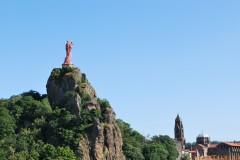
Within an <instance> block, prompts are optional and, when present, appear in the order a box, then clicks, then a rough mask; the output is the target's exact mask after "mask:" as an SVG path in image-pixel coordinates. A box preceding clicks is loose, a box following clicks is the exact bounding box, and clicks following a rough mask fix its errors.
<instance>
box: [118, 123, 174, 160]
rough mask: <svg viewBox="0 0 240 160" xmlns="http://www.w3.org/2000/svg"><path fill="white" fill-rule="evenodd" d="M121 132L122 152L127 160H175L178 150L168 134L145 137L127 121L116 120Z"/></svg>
mask: <svg viewBox="0 0 240 160" xmlns="http://www.w3.org/2000/svg"><path fill="white" fill-rule="evenodd" d="M117 123H118V126H119V127H120V129H121V132H122V138H123V152H124V155H125V157H126V159H127V160H176V158H177V156H178V152H177V150H176V147H175V143H174V141H173V140H172V139H171V138H170V137H169V136H161V135H160V136H153V137H152V138H150V139H146V138H145V137H144V136H143V135H141V134H140V133H138V132H137V131H135V130H133V129H132V128H131V127H130V125H129V124H128V123H125V122H123V121H122V120H117Z"/></svg>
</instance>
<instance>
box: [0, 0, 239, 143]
mask: <svg viewBox="0 0 240 160" xmlns="http://www.w3.org/2000/svg"><path fill="white" fill-rule="evenodd" d="M239 8H240V1H239V0H232V1H227V0H181V1H179V0H168V1H165V0H164V1H163V0H72V1H59V0H41V1H30V0H21V1H19V0H9V1H2V2H0V20H1V25H0V44H1V45H0V46H1V51H0V55H1V67H0V73H1V78H0V89H1V92H0V97H1V98H9V97H10V96H11V95H16V94H20V93H22V92H24V91H28V90H30V89H33V90H36V91H39V92H40V93H46V83H47V79H48V76H49V75H50V72H51V70H52V69H53V68H55V67H61V64H62V63H63V60H64V58H65V49H64V47H65V43H66V41H67V40H71V41H73V42H74V44H75V45H74V48H73V57H72V61H73V63H74V64H75V66H77V67H79V68H81V70H82V72H84V73H86V74H87V77H88V79H89V81H90V82H91V84H92V86H93V87H94V88H95V89H96V91H97V94H98V96H99V97H101V98H106V99H108V100H109V101H110V103H111V104H112V107H113V109H114V111H115V112H116V114H117V118H121V119H123V120H124V121H126V122H128V123H130V124H131V126H132V128H134V129H136V130H137V131H139V132H140V133H142V134H143V135H145V136H146V135H151V136H153V135H159V134H166V135H169V136H170V137H173V133H174V131H173V129H174V119H175V117H176V116H177V114H178V113H179V114H180V116H181V117H182V119H183V124H184V127H185V136H186V139H187V141H191V142H193V141H195V138H196V136H197V135H198V134H199V133H201V132H202V131H203V132H206V133H208V134H209V135H210V136H211V138H212V140H219V141H230V140H240V134H239V133H240V116H239V113H240V72H239V71H240V54H239V53H240V9H239Z"/></svg>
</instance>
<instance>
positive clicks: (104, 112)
mask: <svg viewBox="0 0 240 160" xmlns="http://www.w3.org/2000/svg"><path fill="white" fill-rule="evenodd" d="M47 94H48V99H49V102H50V104H51V106H52V107H53V108H54V107H59V108H66V109H67V110H69V111H70V112H71V113H72V114H74V115H76V116H77V117H78V118H79V121H81V123H82V124H81V125H82V126H85V129H84V130H83V131H82V133H81V134H82V135H83V136H82V138H81V140H80V142H79V144H78V146H77V147H76V149H75V153H76V155H77V156H78V157H80V158H81V159H83V160H125V157H124V155H123V152H122V136H121V131H120V129H119V127H118V126H117V124H116V122H115V113H114V112H113V110H112V108H111V106H110V104H109V103H108V101H106V100H101V99H98V98H97V95H96V92H95V90H94V88H93V87H92V86H91V84H90V83H89V82H88V80H87V78H86V75H85V74H84V73H81V71H80V69H79V68H74V67H69V68H68V67H66V68H61V69H60V68H55V69H53V71H52V72H51V75H50V77H49V79H48V82H47Z"/></svg>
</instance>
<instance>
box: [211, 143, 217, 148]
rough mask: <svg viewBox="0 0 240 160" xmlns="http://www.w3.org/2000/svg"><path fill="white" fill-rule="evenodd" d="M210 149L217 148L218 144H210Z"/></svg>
mask: <svg viewBox="0 0 240 160" xmlns="http://www.w3.org/2000/svg"><path fill="white" fill-rule="evenodd" d="M209 148H217V144H210V146H209Z"/></svg>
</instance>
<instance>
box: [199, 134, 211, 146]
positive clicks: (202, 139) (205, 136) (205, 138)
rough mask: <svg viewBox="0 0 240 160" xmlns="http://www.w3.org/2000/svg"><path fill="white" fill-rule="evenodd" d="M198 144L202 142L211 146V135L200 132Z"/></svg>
mask: <svg viewBox="0 0 240 160" xmlns="http://www.w3.org/2000/svg"><path fill="white" fill-rule="evenodd" d="M196 140H197V141H196V142H197V144H202V145H204V146H206V147H209V146H210V143H211V140H210V137H209V135H208V134H206V133H200V134H199V135H198V136H197V139H196Z"/></svg>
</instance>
